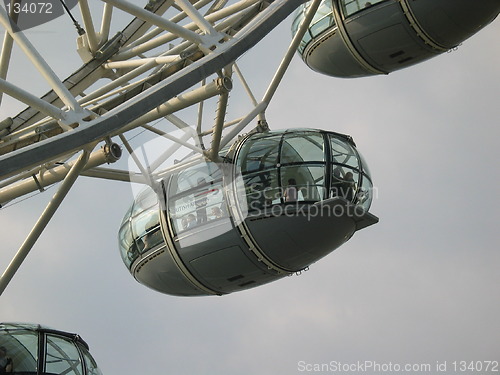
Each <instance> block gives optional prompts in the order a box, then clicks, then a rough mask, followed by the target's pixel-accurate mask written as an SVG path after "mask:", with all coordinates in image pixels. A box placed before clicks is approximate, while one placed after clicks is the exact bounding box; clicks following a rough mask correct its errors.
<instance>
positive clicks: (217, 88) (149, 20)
mask: <svg viewBox="0 0 500 375" xmlns="http://www.w3.org/2000/svg"><path fill="white" fill-rule="evenodd" d="M20 1H21V0H11V3H10V5H11V7H10V9H13V8H14V5H15V3H20ZM302 2H303V1H301V0H275V1H263V0H239V1H238V0H235V1H229V0H215V1H214V0H212V1H210V0H199V1H187V0H151V1H150V2H149V3H148V4H147V5H146V6H145V7H144V8H142V7H140V6H137V5H135V4H133V3H131V2H128V1H125V0H103V1H101V2H93V3H92V6H97V7H98V8H99V9H98V11H96V10H95V9H90V7H89V4H88V3H87V0H78V8H79V9H80V13H79V14H78V16H79V17H80V19H81V20H82V21H83V25H84V28H82V27H81V26H80V25H79V24H78V21H77V20H76V17H74V16H73V14H71V11H70V9H69V8H68V7H65V9H66V11H67V12H68V13H69V16H70V17H71V19H72V20H73V21H74V24H75V26H76V28H77V31H78V36H77V52H78V55H79V57H80V58H81V60H83V65H82V66H81V67H80V68H79V69H77V70H76V71H74V72H73V73H72V74H70V75H69V76H68V78H66V79H65V80H60V79H59V77H58V76H57V75H56V73H55V72H54V70H53V69H52V68H51V66H50V64H49V63H48V62H47V61H46V60H45V59H44V58H43V57H42V55H43V54H42V53H40V52H43V51H39V50H37V49H36V48H35V47H34V44H32V43H31V42H30V39H29V38H28V37H27V35H28V34H29V33H28V32H24V31H23V30H20V28H19V27H18V26H17V24H15V22H14V23H13V22H12V21H13V20H14V21H15V20H16V14H15V13H12V12H11V13H10V14H8V13H7V11H6V8H3V7H0V23H1V24H2V25H3V27H4V29H5V32H4V34H3V35H4V41H3V47H2V52H1V55H0V105H1V106H0V114H1V116H2V118H0V207H2V206H3V207H5V205H6V204H12V203H11V202H12V201H14V202H15V200H16V198H19V197H21V196H23V195H26V194H29V193H32V192H36V191H43V190H44V189H45V188H46V187H48V186H51V185H53V184H55V183H57V182H62V183H61V185H60V187H59V190H58V191H57V192H56V194H55V195H54V196H53V198H52V200H51V201H50V202H49V204H48V206H47V208H46V209H45V211H44V212H43V213H42V214H41V215H40V217H39V219H38V221H37V223H36V224H35V225H34V227H33V229H32V231H31V232H30V233H29V235H28V237H27V239H26V241H25V242H24V243H23V245H22V246H21V247H20V249H19V250H18V252H17V254H16V255H15V256H14V258H13V260H12V261H11V263H10V264H9V266H8V267H7V269H6V271H5V272H4V273H3V275H2V276H1V277H0V295H1V294H2V293H3V291H4V290H5V288H6V286H7V285H8V283H9V282H10V280H11V279H12V277H13V276H14V274H15V273H16V272H17V270H18V269H19V267H20V266H21V264H22V262H23V261H24V259H25V258H26V256H27V255H28V253H29V252H30V251H31V249H32V247H33V246H34V244H35V243H36V241H37V239H38V238H39V236H40V235H41V233H42V232H43V230H44V228H45V227H46V225H47V224H48V223H49V222H50V220H51V218H52V217H53V215H54V214H55V212H56V210H57V208H58V207H59V205H60V204H61V202H62V201H63V199H64V197H65V196H66V194H67V193H68V191H69V190H70V189H71V187H72V186H73V183H74V182H75V180H76V177H77V176H79V175H85V176H91V177H99V178H106V179H110V180H119V181H128V182H140V183H143V184H147V185H149V186H151V187H152V188H153V189H154V190H156V191H157V193H158V194H159V193H160V189H161V183H160V182H161V180H162V178H164V176H165V173H168V170H165V164H164V163H165V161H167V160H171V157H172V155H173V154H174V153H175V152H176V151H177V150H178V149H179V148H181V147H184V148H185V149H187V150H188V151H191V152H197V153H200V154H202V155H204V156H205V157H206V158H207V159H209V160H212V161H220V160H219V156H218V155H219V151H220V149H221V148H222V147H224V146H226V145H228V144H229V143H230V142H231V141H232V140H233V139H234V138H235V137H236V136H238V135H239V134H240V133H241V131H242V130H243V129H244V128H245V127H246V126H247V125H248V124H249V123H251V122H252V121H253V120H254V119H256V118H258V120H259V121H258V123H257V128H256V129H257V130H265V129H267V122H266V120H265V110H266V108H267V106H268V105H269V103H270V101H271V99H272V97H273V95H274V93H275V92H276V89H277V87H278V86H279V84H280V82H281V80H282V78H283V75H284V73H285V71H286V69H287V67H288V66H289V63H290V61H291V59H292V57H293V56H294V54H295V51H296V49H297V46H298V44H299V42H300V40H301V38H302V36H303V34H304V33H305V31H306V30H307V27H308V24H309V22H310V20H311V19H312V17H313V15H314V13H315V11H316V9H317V7H318V6H319V3H320V0H315V1H314V2H313V5H312V6H311V8H310V12H309V14H308V16H307V17H306V18H305V19H304V22H303V26H301V28H300V29H299V31H298V32H297V33H296V35H295V36H294V38H293V40H292V42H291V43H290V45H289V47H288V50H287V51H286V53H285V56H284V57H283V60H282V62H281V64H280V65H279V66H278V69H277V71H276V73H275V75H274V77H273V78H272V79H271V82H270V83H269V86H268V88H267V91H266V92H265V94H264V96H263V99H262V100H261V101H260V102H259V101H257V100H256V99H255V95H254V94H253V93H252V91H251V89H250V86H249V85H248V84H247V81H246V80H245V78H244V77H243V75H242V73H241V71H240V69H239V68H238V66H237V63H236V60H237V59H238V58H240V57H241V56H242V55H243V54H244V53H245V52H247V51H248V50H250V49H251V48H252V47H254V46H255V45H256V44H258V43H259V41H260V40H261V39H262V38H264V37H265V36H266V35H267V34H268V33H269V32H270V31H271V30H272V29H273V28H274V27H275V26H277V25H278V24H280V23H281V22H282V21H283V20H284V19H285V18H286V17H287V16H289V15H290V14H291V13H292V12H293V11H294V10H295V9H296V8H297V7H298V6H299V5H300V4H301V3H302ZM61 3H63V2H62V1H61ZM116 9H119V10H120V11H121V12H122V13H121V14H122V16H123V15H125V16H126V17H125V18H127V21H128V20H129V19H131V21H129V23H128V25H127V26H126V27H124V28H123V27H121V28H118V31H117V32H116V33H115V34H114V36H110V35H111V34H112V33H111V31H110V30H111V29H112V27H111V24H112V19H113V14H114V12H115V10H116ZM75 13H76V12H75ZM96 13H97V14H99V15H101V14H102V17H101V29H100V31H99V32H97V31H96V30H95V27H94V24H95V23H96V22H95V20H96V19H97V18H96V17H94V15H95V14H96ZM93 17H94V18H93ZM30 36H31V35H30ZM45 44H46V41H45ZM15 48H18V49H19V50H22V52H23V54H21V55H20V56H21V59H23V60H22V61H24V62H25V61H27V60H29V62H30V63H31V64H32V65H33V66H34V67H35V68H36V72H37V74H38V77H42V78H43V80H42V81H44V82H45V84H48V86H49V91H48V92H47V93H46V94H45V95H42V96H37V95H36V94H34V93H31V92H29V91H28V89H29V88H27V87H26V86H27V85H28V86H30V87H31V85H29V84H27V83H26V79H24V81H23V82H24V83H23V82H22V83H21V84H19V83H16V82H15V79H11V76H10V75H9V68H10V67H12V66H14V68H15V67H16V64H17V60H15V59H13V58H11V56H14V55H15V54H14V52H19V51H16V50H15ZM18 57H19V56H18ZM11 60H13V61H11ZM233 77H236V78H237V82H239V84H240V86H239V87H240V90H241V91H240V92H238V93H237V94H238V95H239V94H240V93H242V95H239V96H246V97H247V100H248V101H249V102H250V110H249V111H248V112H244V113H245V114H244V115H242V116H241V117H238V118H235V119H229V120H228V119H227V118H226V114H227V112H228V106H229V104H230V101H229V92H230V91H231V90H232V89H233ZM196 85H198V86H196ZM195 86H196V87H195ZM238 95H236V97H238ZM6 96H9V97H10V98H9V100H12V99H11V98H14V99H15V100H17V102H16V103H18V104H19V102H20V103H21V104H22V106H21V108H23V107H24V108H25V109H24V110H21V111H20V112H18V111H14V113H16V112H17V114H11V113H9V111H8V109H9V108H10V107H9V105H7V104H5V102H6V100H5V97H6ZM214 102H216V103H214ZM232 102H236V103H237V102H238V101H236V100H233V101H232ZM205 103H208V104H209V105H211V106H212V108H211V109H212V110H214V112H215V119H214V118H213V117H212V119H211V120H209V122H208V125H212V126H208V128H207V126H206V125H207V124H206V121H205V118H206V117H207V115H205V112H207V111H206V110H205V109H204V104H205ZM236 107H238V104H236ZM196 108H197V112H198V113H197V115H196V116H195V120H193V119H191V120H190V121H184V120H183V119H182V118H181V117H180V116H178V115H177V114H178V113H182V111H184V110H187V111H191V112H193V111H192V110H193V109H196ZM244 111H246V109H245V110H244ZM239 112H241V111H239ZM160 121H161V122H167V123H168V125H169V126H170V130H168V131H165V130H161V129H159V126H156V125H157V124H158V123H159V122H160ZM151 123H153V124H151ZM136 128H141V129H142V130H143V131H149V132H151V133H150V134H154V135H156V136H160V137H163V138H166V139H168V140H170V141H173V145H171V146H169V148H168V149H167V150H165V151H164V152H163V154H162V155H161V157H159V158H157V159H156V160H154V161H153V162H152V163H150V162H149V161H148V160H144V159H143V160H140V158H139V157H138V156H137V153H136V151H134V149H133V148H132V146H131V144H130V143H129V140H128V139H127V137H129V135H130V134H131V133H133V131H134V130H135V129H136ZM172 128H173V129H174V130H176V131H178V132H180V133H181V135H180V136H178V135H175V136H174V135H172V134H171V129H172ZM129 138H130V137H129ZM114 139H119V141H121V143H122V145H123V146H124V147H125V148H126V150H127V151H128V153H129V155H130V159H129V161H130V160H133V162H134V163H135V168H136V169H138V170H139V171H140V173H139V172H138V173H135V172H131V171H130V166H129V168H128V169H126V170H123V169H122V170H119V169H110V168H102V167H100V165H102V164H105V163H108V164H109V163H113V162H116V161H117V160H118V159H120V157H121V154H122V148H121V147H120V146H119V145H118V144H117V143H115V141H114ZM119 141H118V142H119ZM205 143H206V144H207V147H205ZM98 144H101V148H100V149H98V148H97V147H96V146H97V145H98ZM141 149H142V151H144V147H143V145H141ZM146 159H147V158H146ZM160 166H163V170H162V169H161V168H159V167H160ZM167 168H168V167H167Z"/></svg>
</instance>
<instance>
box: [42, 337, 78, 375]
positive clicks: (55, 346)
mask: <svg viewBox="0 0 500 375" xmlns="http://www.w3.org/2000/svg"><path fill="white" fill-rule="evenodd" d="M45 372H47V373H50V374H66V375H81V374H82V373H83V367H82V362H81V361H80V354H79V353H78V350H77V349H76V347H75V345H74V344H73V343H72V342H70V341H68V340H67V339H63V338H61V337H58V336H52V335H47V346H46V349H45Z"/></svg>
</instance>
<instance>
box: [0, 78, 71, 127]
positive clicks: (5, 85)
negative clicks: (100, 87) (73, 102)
mask: <svg viewBox="0 0 500 375" xmlns="http://www.w3.org/2000/svg"><path fill="white" fill-rule="evenodd" d="M0 91H1V92H4V93H6V94H7V95H9V96H12V97H13V98H15V99H17V100H19V101H21V102H23V103H25V104H27V105H29V106H31V107H33V108H36V109H37V110H39V111H40V112H42V113H43V114H45V115H46V116H50V117H52V118H54V119H56V120H61V121H63V122H64V123H68V122H70V121H69V117H68V115H67V113H66V112H64V111H63V110H61V109H60V108H57V107H55V106H53V105H52V104H50V103H47V102H46V101H45V100H42V99H40V98H39V97H38V96H35V95H33V94H31V93H29V92H28V91H26V90H23V89H21V88H20V87H17V86H15V85H13V84H12V83H10V82H8V81H6V80H4V79H0Z"/></svg>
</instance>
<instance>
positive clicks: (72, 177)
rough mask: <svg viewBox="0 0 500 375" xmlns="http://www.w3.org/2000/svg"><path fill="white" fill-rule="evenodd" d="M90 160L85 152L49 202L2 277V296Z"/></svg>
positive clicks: (0, 289) (0, 279)
mask: <svg viewBox="0 0 500 375" xmlns="http://www.w3.org/2000/svg"><path fill="white" fill-rule="evenodd" d="M88 158H89V152H87V151H83V153H82V154H81V155H80V157H79V159H78V161H77V162H76V163H75V164H74V165H73V166H72V168H71V170H70V171H69V173H68V174H67V176H66V178H65V179H64V181H63V182H62V184H61V186H60V187H59V189H58V190H57V192H56V193H55V194H54V196H53V197H52V200H51V201H50V202H49V204H48V205H47V207H46V208H45V210H44V211H43V213H42V215H41V216H40V218H39V219H38V221H37V222H36V224H35V226H34V227H33V229H32V230H31V232H30V234H29V235H28V237H27V238H26V240H25V241H24V243H23V244H22V245H21V247H20V248H19V250H18V252H17V253H16V255H15V256H14V258H13V259H12V261H11V262H10V264H9V265H8V267H7V269H6V270H5V272H4V273H3V274H2V276H1V277H0V295H2V294H3V292H4V291H5V288H6V287H7V286H8V285H9V283H10V281H11V280H12V278H13V277H14V275H15V274H16V272H17V271H18V270H19V268H20V267H21V265H22V263H23V261H24V260H25V259H26V257H27V256H28V254H29V252H30V251H31V249H32V248H33V246H34V245H35V243H36V241H37V240H38V238H39V237H40V235H41V234H42V232H43V230H44V229H45V228H46V227H47V224H48V223H49V222H50V220H51V219H52V217H53V216H54V214H55V213H56V211H57V209H58V208H59V206H60V205H61V203H62V201H63V200H64V198H65V197H66V195H67V194H68V192H69V190H70V189H71V187H72V186H73V184H74V183H75V181H76V179H77V178H78V175H79V173H80V172H81V171H82V169H83V168H84V167H85V164H86V163H87V160H88Z"/></svg>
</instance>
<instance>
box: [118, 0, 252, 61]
mask: <svg viewBox="0 0 500 375" xmlns="http://www.w3.org/2000/svg"><path fill="white" fill-rule="evenodd" d="M258 2H259V0H243V1H240V2H238V3H236V4H233V5H231V6H229V7H227V8H224V9H221V10H219V11H217V12H214V13H211V14H209V15H208V16H206V17H205V18H206V20H207V21H208V22H210V23H215V22H217V21H220V20H223V19H225V18H226V17H230V16H232V18H227V19H225V20H224V21H222V22H221V23H219V24H217V25H215V26H214V28H215V29H216V30H217V31H219V32H222V31H224V29H226V28H228V27H231V26H232V25H233V24H234V22H237V21H238V20H239V19H240V15H239V13H241V12H245V11H247V10H248V9H250V8H251V7H252V6H254V5H255V4H257V3H258ZM177 21H178V20H176V22H177ZM197 28H198V27H197V25H196V24H195V23H190V24H188V25H186V26H185V27H184V29H186V30H191V31H193V30H197ZM153 32H154V31H153ZM153 32H152V33H153ZM155 35H157V34H156V33H155V34H154V35H153V34H151V35H149V36H150V38H146V36H144V38H141V39H138V40H137V41H136V42H135V43H133V44H131V45H130V46H129V47H128V48H124V49H123V50H122V51H120V53H118V54H117V55H116V56H114V57H113V60H114V61H116V60H127V59H129V58H132V57H135V56H138V55H140V54H142V53H145V52H148V51H150V50H152V49H154V48H157V47H160V46H162V45H165V44H167V43H170V42H172V41H174V40H175V39H176V38H177V35H175V33H168V34H165V35H160V36H158V37H157V38H154V39H152V38H153V37H154V36H155ZM196 35H198V34H196ZM139 40H141V41H142V42H141V43H137V42H139ZM187 46H188V45H186V44H181V45H180V46H179V47H180V48H182V50H184V49H185V48H187ZM176 48H177V47H176ZM172 51H173V50H172ZM172 51H171V52H172Z"/></svg>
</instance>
